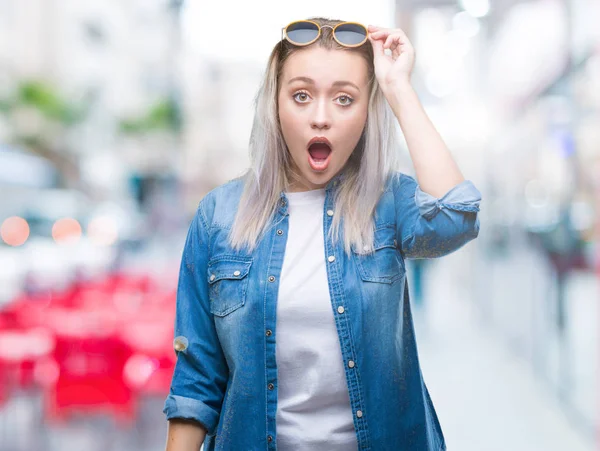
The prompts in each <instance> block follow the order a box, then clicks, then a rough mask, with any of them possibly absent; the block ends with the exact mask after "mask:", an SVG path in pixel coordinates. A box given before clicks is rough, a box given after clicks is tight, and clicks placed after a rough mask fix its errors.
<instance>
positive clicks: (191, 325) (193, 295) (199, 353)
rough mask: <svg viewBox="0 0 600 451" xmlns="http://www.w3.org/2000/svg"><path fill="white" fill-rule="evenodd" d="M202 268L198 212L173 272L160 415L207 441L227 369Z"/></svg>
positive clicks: (203, 230) (203, 237) (203, 241)
mask: <svg viewBox="0 0 600 451" xmlns="http://www.w3.org/2000/svg"><path fill="white" fill-rule="evenodd" d="M207 264H208V232H207V226H206V222H205V220H204V219H203V214H202V207H201V206H200V207H199V208H198V211H197V213H196V216H195V217H194V219H193V220H192V223H191V226H190V228H189V231H188V234H187V238H186V241H185V245H184V249H183V256H182V259H181V266H180V270H179V280H178V285H177V302H176V313H175V340H174V342H173V344H174V348H175V352H176V353H177V362H176V364H175V369H174V372H173V378H172V380H171V387H170V392H169V395H168V397H167V399H166V401H165V404H164V409H163V412H164V413H165V414H166V416H167V419H171V418H186V419H193V420H196V421H198V422H200V423H201V424H202V425H203V426H204V427H205V429H206V430H207V433H208V434H209V435H213V434H214V433H215V432H216V428H217V425H218V423H219V417H220V412H221V406H222V403H223V398H224V395H225V390H226V387H227V380H228V377H229V369H228V367H227V362H226V360H225V356H224V354H223V350H222V348H221V345H220V343H219V339H218V337H217V331H216V329H215V324H214V320H213V316H212V313H211V312H210V307H209V299H208V281H207V279H206V274H207Z"/></svg>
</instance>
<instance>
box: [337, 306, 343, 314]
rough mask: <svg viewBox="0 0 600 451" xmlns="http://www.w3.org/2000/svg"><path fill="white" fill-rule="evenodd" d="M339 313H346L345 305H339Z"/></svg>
mask: <svg viewBox="0 0 600 451" xmlns="http://www.w3.org/2000/svg"><path fill="white" fill-rule="evenodd" d="M338 313H344V307H342V306H341V305H340V306H339V307H338Z"/></svg>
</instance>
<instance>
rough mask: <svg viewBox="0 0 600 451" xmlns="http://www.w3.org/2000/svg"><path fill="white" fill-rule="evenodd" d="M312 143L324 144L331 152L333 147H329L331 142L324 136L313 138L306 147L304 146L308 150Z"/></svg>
mask: <svg viewBox="0 0 600 451" xmlns="http://www.w3.org/2000/svg"><path fill="white" fill-rule="evenodd" d="M314 143H325V144H327V145H328V146H329V148H330V149H331V150H332V151H333V146H332V145H331V142H330V141H329V140H328V139H327V138H325V137H324V136H315V137H314V138H312V139H311V140H310V141H309V142H308V145H307V146H306V148H307V149H308V148H309V147H310V146H312V145H313V144H314Z"/></svg>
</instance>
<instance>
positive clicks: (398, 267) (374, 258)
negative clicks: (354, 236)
mask: <svg viewBox="0 0 600 451" xmlns="http://www.w3.org/2000/svg"><path fill="white" fill-rule="evenodd" d="M353 252H354V257H355V260H356V265H357V267H358V272H359V273H360V277H361V279H362V280H364V281H366V282H379V283H388V284H391V283H394V282H395V281H397V280H398V279H400V278H401V277H402V276H404V274H405V267H404V259H403V258H402V255H401V253H400V251H399V249H398V244H397V242H396V229H395V228H394V227H382V228H380V229H377V230H376V231H375V237H374V243H373V249H367V248H364V249H356V248H353Z"/></svg>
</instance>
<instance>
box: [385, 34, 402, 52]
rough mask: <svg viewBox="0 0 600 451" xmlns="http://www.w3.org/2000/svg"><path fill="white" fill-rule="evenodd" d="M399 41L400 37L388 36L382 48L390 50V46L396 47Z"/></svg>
mask: <svg viewBox="0 0 600 451" xmlns="http://www.w3.org/2000/svg"><path fill="white" fill-rule="evenodd" d="M399 40H400V36H398V35H395V34H390V35H389V36H388V37H387V39H386V40H385V43H384V44H383V48H384V49H391V48H392V45H394V44H395V45H394V47H395V46H397V45H398V44H399Z"/></svg>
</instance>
